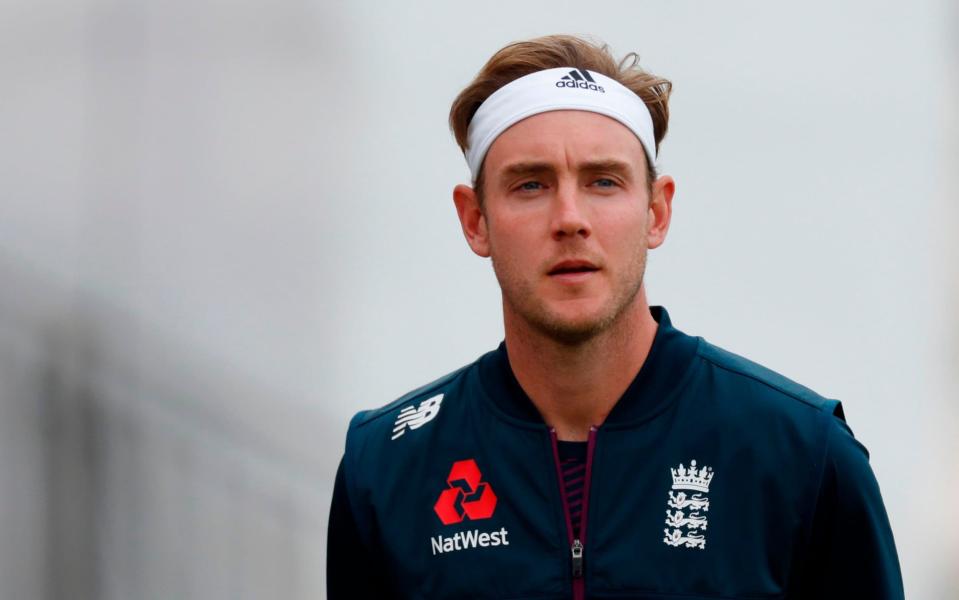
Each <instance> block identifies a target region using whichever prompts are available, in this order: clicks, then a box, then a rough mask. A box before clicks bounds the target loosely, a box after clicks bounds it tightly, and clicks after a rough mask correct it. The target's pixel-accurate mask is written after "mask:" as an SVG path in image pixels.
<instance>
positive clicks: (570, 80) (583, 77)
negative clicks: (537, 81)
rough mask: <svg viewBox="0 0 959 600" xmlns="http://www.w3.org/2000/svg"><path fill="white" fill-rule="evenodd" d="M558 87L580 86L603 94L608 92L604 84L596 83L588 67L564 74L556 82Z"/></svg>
mask: <svg viewBox="0 0 959 600" xmlns="http://www.w3.org/2000/svg"><path fill="white" fill-rule="evenodd" d="M556 87H570V88H580V89H584V90H594V91H597V92H600V93H601V94H605V93H606V90H604V89H603V86H601V85H596V80H595V79H593V76H592V75H590V74H589V71H587V70H586V69H573V70H572V71H570V72H569V75H564V76H563V77H562V78H561V79H560V80H559V81H557V82H556Z"/></svg>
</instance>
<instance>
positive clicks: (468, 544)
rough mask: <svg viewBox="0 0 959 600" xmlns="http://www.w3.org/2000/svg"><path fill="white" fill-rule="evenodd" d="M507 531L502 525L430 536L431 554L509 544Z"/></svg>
mask: <svg viewBox="0 0 959 600" xmlns="http://www.w3.org/2000/svg"><path fill="white" fill-rule="evenodd" d="M508 533H509V532H508V531H506V528H505V527H503V528H501V529H500V530H499V531H493V532H489V533H487V532H485V531H484V532H482V533H480V530H479V529H474V530H473V531H460V532H458V533H455V534H453V535H452V536H450V537H446V536H445V535H437V536H435V537H431V538H430V542H431V543H432V544H433V556H436V555H437V554H443V553H445V552H455V551H457V550H467V549H469V548H476V547H477V546H480V547H483V548H487V547H490V546H509V541H508V540H507V539H506V535H507V534H508Z"/></svg>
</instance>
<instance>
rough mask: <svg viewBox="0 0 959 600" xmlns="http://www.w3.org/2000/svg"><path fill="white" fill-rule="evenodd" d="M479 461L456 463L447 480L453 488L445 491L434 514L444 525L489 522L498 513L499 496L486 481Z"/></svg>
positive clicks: (435, 505)
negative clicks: (497, 499) (463, 522)
mask: <svg viewBox="0 0 959 600" xmlns="http://www.w3.org/2000/svg"><path fill="white" fill-rule="evenodd" d="M482 478H483V475H482V474H481V473H480V470H479V467H478V466H476V461H475V460H473V459H472V458H469V459H467V460H458V461H456V462H455V463H453V467H452V468H451V469H450V474H449V475H448V476H447V478H446V483H447V485H449V488H447V489H445V490H443V492H442V493H441V494H440V497H439V499H438V500H437V501H436V504H434V505H433V510H434V511H435V512H436V516H438V517H439V518H440V521H442V522H443V525H453V524H455V523H460V522H462V521H463V519H466V518H469V519H470V520H471V521H476V520H478V519H488V518H490V517H492V516H493V511H494V510H496V494H494V493H493V488H491V487H490V485H489V484H488V483H486V482H485V481H482Z"/></svg>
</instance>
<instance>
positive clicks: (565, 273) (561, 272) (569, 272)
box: [547, 260, 599, 279]
mask: <svg viewBox="0 0 959 600" xmlns="http://www.w3.org/2000/svg"><path fill="white" fill-rule="evenodd" d="M596 271H599V267H597V266H596V265H594V264H593V263H591V262H589V261H588V260H564V261H562V262H560V263H557V264H555V265H553V268H552V269H550V270H549V272H548V273H547V275H549V276H550V277H560V278H563V279H572V278H575V279H579V278H582V277H585V276H586V275H589V274H590V273H595V272H596Z"/></svg>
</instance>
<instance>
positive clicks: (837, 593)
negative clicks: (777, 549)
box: [797, 412, 904, 600]
mask: <svg viewBox="0 0 959 600" xmlns="http://www.w3.org/2000/svg"><path fill="white" fill-rule="evenodd" d="M808 556H809V560H808V562H807V564H806V568H805V569H804V574H803V577H802V581H801V582H800V585H799V586H798V587H799V589H800V593H799V594H798V596H797V597H800V598H873V599H876V600H884V599H887V598H889V599H893V598H895V599H901V598H903V597H904V592H903V585H902V574H901V572H900V569H899V558H898V556H897V554H896V544H895V541H894V540H893V536H892V530H891V529H890V527H889V519H888V517H887V516H886V509H885V507H884V506H883V502H882V496H881V495H880V493H879V484H878V483H877V481H876V477H875V475H873V472H872V468H870V466H869V453H868V451H867V450H866V448H865V447H864V446H863V445H862V444H860V443H859V442H858V441H856V439H855V438H854V437H853V435H852V431H851V430H850V429H849V427H848V426H847V425H846V423H845V421H844V420H842V418H841V412H840V413H839V416H838V417H833V418H832V419H831V423H830V425H829V432H828V434H827V443H826V452H825V460H824V466H823V476H822V480H821V483H820V489H819V495H818V499H817V503H816V509H815V514H814V515H813V520H812V530H811V534H810V547H809V553H808Z"/></svg>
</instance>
